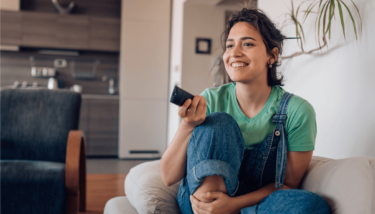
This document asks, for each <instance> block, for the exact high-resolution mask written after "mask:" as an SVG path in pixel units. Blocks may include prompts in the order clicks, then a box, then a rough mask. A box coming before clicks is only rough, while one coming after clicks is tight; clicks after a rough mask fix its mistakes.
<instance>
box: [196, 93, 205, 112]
mask: <svg viewBox="0 0 375 214" xmlns="http://www.w3.org/2000/svg"><path fill="white" fill-rule="evenodd" d="M206 111H207V102H206V99H205V98H204V97H203V96H201V98H200V101H199V105H198V109H197V112H196V114H197V116H202V114H204V116H205V113H206Z"/></svg>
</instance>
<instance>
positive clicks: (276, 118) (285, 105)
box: [272, 92, 293, 124]
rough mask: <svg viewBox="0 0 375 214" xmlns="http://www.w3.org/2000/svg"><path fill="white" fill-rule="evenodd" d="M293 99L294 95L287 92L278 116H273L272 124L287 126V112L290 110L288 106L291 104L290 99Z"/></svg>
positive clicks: (277, 113) (278, 110) (281, 102)
mask: <svg viewBox="0 0 375 214" xmlns="http://www.w3.org/2000/svg"><path fill="white" fill-rule="evenodd" d="M292 97H293V94H291V93H289V92H285V94H284V95H283V97H282V98H281V101H280V104H279V108H278V109H277V112H276V114H274V115H273V116H272V122H273V123H282V124H285V122H286V118H287V116H286V112H287V109H288V104H289V101H290V98H292Z"/></svg>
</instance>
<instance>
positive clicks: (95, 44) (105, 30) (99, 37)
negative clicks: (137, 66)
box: [89, 17, 121, 51]
mask: <svg viewBox="0 0 375 214" xmlns="http://www.w3.org/2000/svg"><path fill="white" fill-rule="evenodd" d="M120 26H121V23H120V19H116V18H107V17H90V40H89V48H90V49H94V50H108V49H110V50H115V51H120V31H121V30H120Z"/></svg>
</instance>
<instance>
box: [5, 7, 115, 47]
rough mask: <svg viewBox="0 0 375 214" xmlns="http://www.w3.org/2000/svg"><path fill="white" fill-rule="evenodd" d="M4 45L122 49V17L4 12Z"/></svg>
mask: <svg viewBox="0 0 375 214" xmlns="http://www.w3.org/2000/svg"><path fill="white" fill-rule="evenodd" d="M0 14H1V44H2V45H19V46H23V47H37V48H57V49H73V50H94V51H113V52H118V51H119V50H120V19H119V18H113V17H94V16H86V15H61V14H54V13H42V12H25V11H21V12H17V11H1V13H0Z"/></svg>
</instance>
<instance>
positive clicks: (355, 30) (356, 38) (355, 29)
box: [340, 0, 358, 40]
mask: <svg viewBox="0 0 375 214" xmlns="http://www.w3.org/2000/svg"><path fill="white" fill-rule="evenodd" d="M340 1H341V3H342V4H343V5H344V6H345V7H346V10H347V11H348V13H349V15H350V18H351V19H352V22H353V27H354V33H355V40H358V36H357V28H356V26H355V21H354V18H353V16H352V13H351V12H350V10H349V8H348V6H347V5H346V4H345V3H344V2H343V1H342V0H340Z"/></svg>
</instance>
